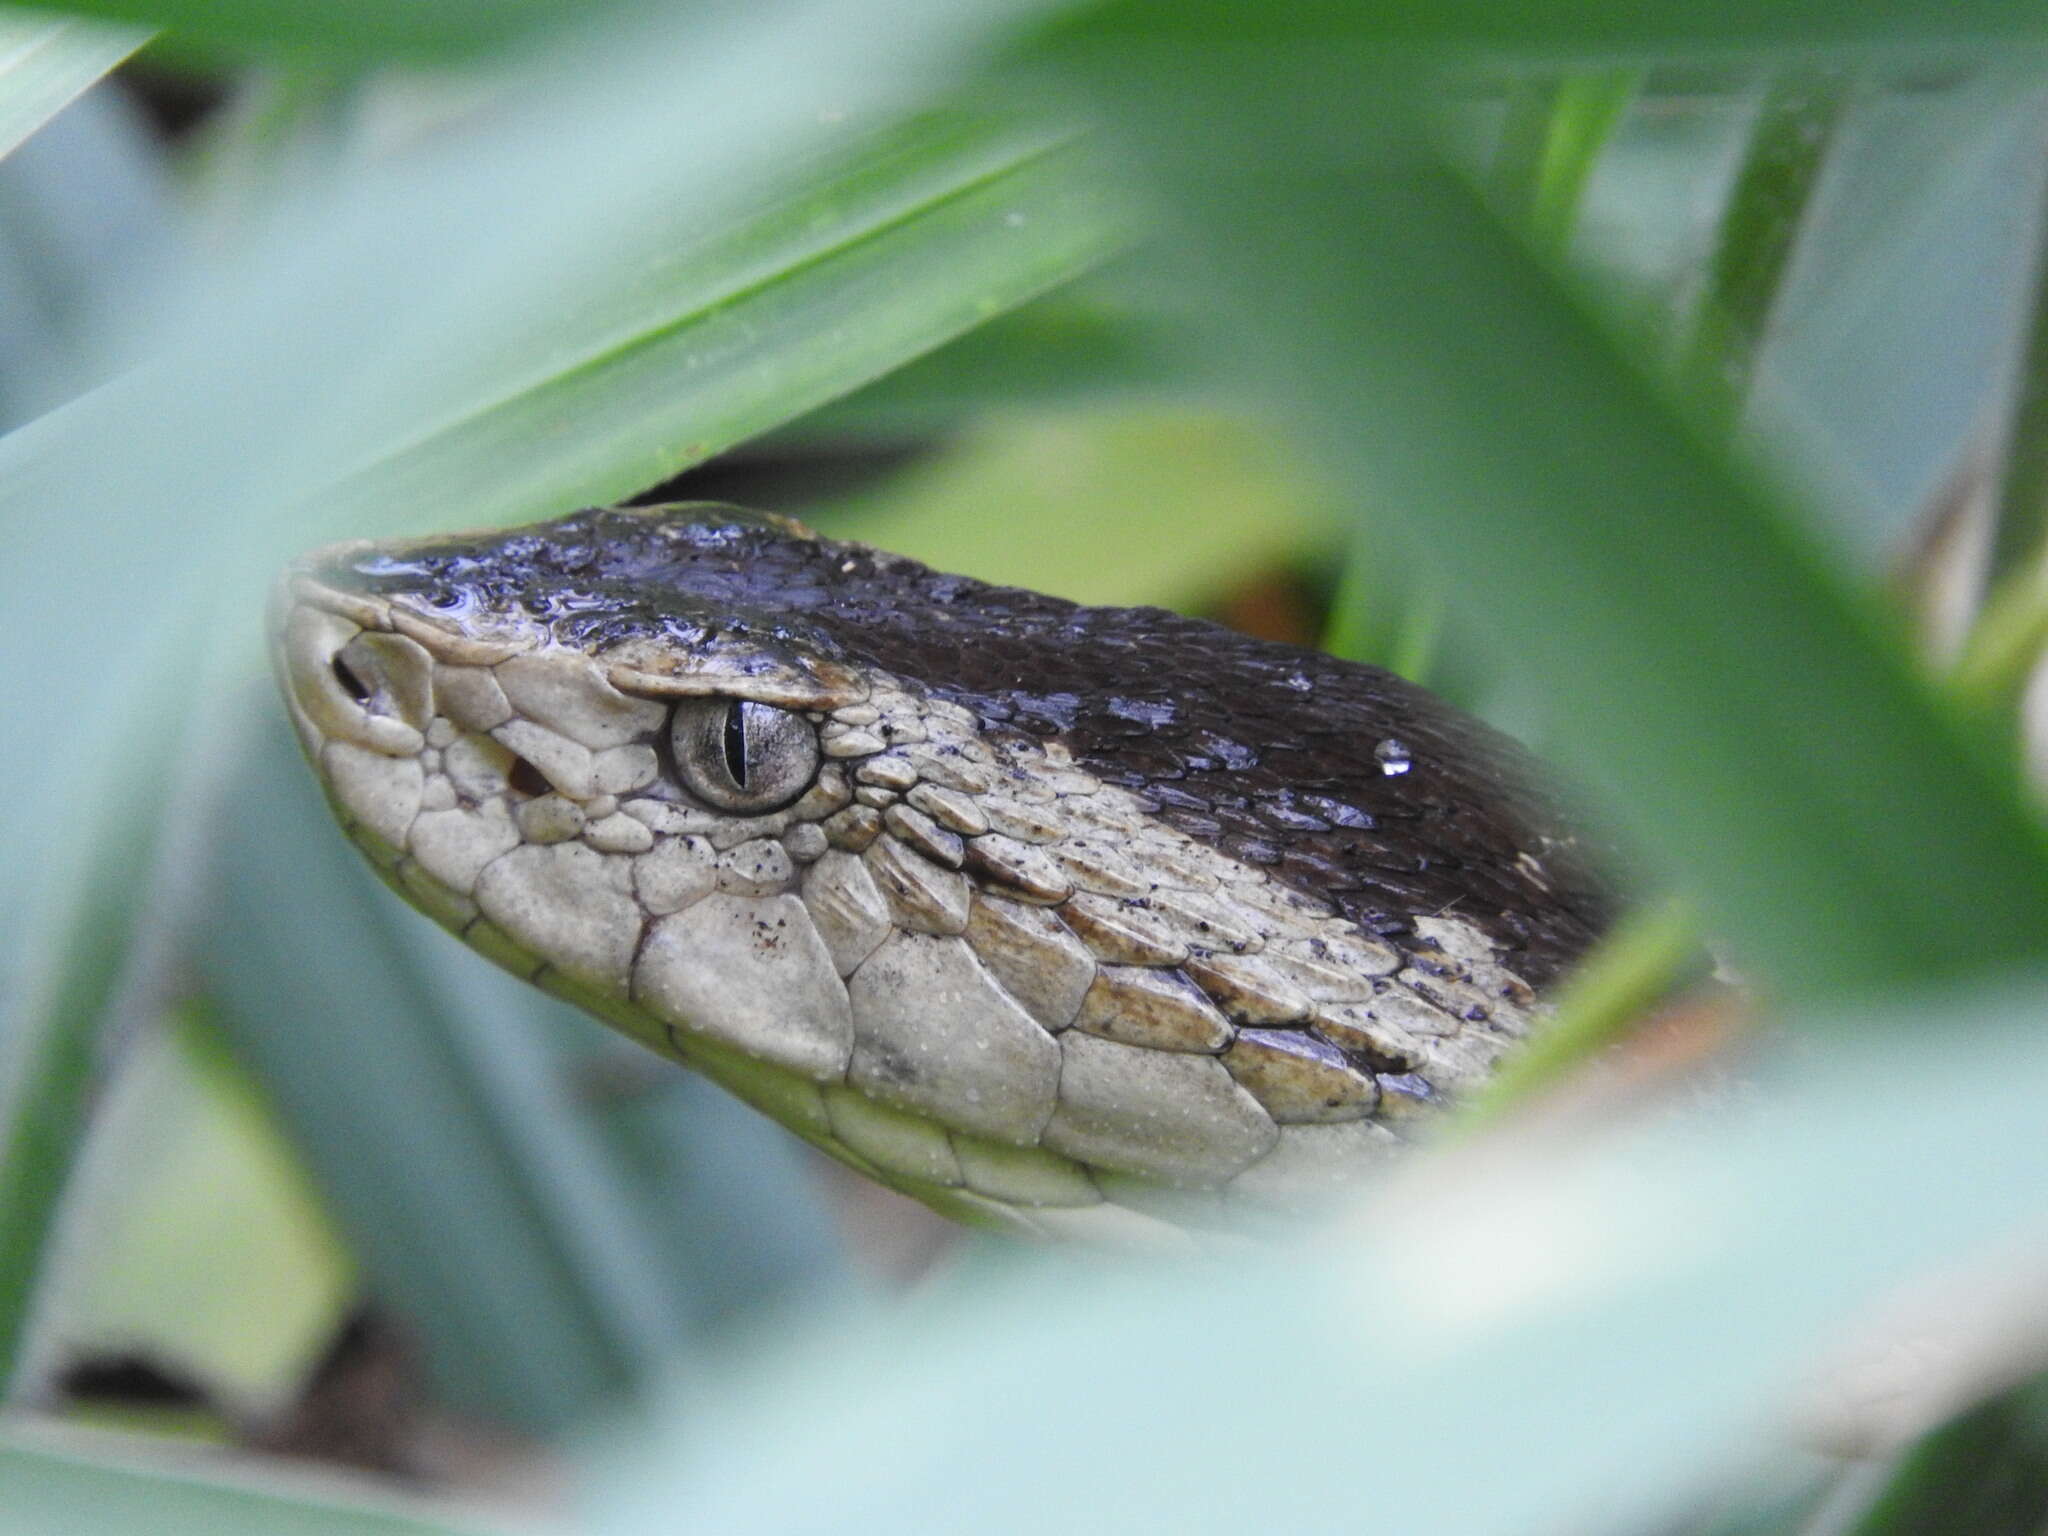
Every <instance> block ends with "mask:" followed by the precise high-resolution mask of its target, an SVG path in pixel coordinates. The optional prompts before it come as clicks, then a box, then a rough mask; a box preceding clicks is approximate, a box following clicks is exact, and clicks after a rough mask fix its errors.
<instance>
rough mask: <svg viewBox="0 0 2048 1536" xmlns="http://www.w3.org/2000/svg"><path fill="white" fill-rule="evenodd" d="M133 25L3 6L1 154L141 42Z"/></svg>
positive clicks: (0, 14) (0, 24)
mask: <svg viewBox="0 0 2048 1536" xmlns="http://www.w3.org/2000/svg"><path fill="white" fill-rule="evenodd" d="M148 36H149V34H148V33H146V32H141V31H137V30H135V29H133V28H130V27H107V26H98V25H95V24H93V23H91V22H85V21H74V20H69V19H66V18H61V17H51V16H47V15H36V14H32V13H28V12H22V11H15V10H12V9H6V10H0V155H5V154H7V153H8V152H9V151H11V150H12V149H13V148H14V146H15V145H17V144H19V143H20V142H21V141H22V140H23V139H25V138H27V137H28V136H29V135H30V134H32V133H34V132H35V131H36V130H37V129H38V128H40V127H42V126H43V124H44V123H46V122H48V121H49V120H50V119H51V118H53V117H55V116H56V115H57V113H58V112H59V111H61V110H62V109H63V108H64V107H65V106H66V105H67V104H68V103H69V102H70V101H72V100H73V98H75V97H76V96H77V95H78V94H79V92H81V91H83V90H84V89H85V88H86V87H87V86H89V85H91V84H92V83H93V82H94V81H95V80H97V79H99V78H100V77H101V76H102V75H104V74H106V73H107V71H109V70H110V69H112V68H113V67H114V66H115V65H116V64H119V63H120V62H121V61H122V60H123V59H125V58H127V57H128V55H129V54H131V53H133V52H134V51H135V50H136V49H137V48H139V47H141V46H142V44H143V42H144V41H145V40H146V39H147V38H148Z"/></svg>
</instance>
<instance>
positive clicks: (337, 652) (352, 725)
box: [277, 595, 434, 757]
mask: <svg viewBox="0 0 2048 1536" xmlns="http://www.w3.org/2000/svg"><path fill="white" fill-rule="evenodd" d="M283 606H284V611H283V622H282V624H281V625H280V627H279V631H278V636H277V663H278V670H279V672H280V674H281V680H282V681H283V683H284V684H285V687H286V690H287V691H288V693H289V694H290V696H291V699H292V702H293V703H294V704H296V705H297V706H298V709H299V712H300V713H301V714H302V715H303V716H304V717H305V720H306V723H307V724H309V725H310V726H311V727H312V728H313V730H314V731H315V732H316V733H317V735H318V736H319V737H320V738H322V739H323V740H328V741H348V742H353V743H355V744H356V745H358V746H362V747H368V748H369V749H371V750H372V751H375V752H383V753H388V754H390V755H392V756H394V757H403V756H408V755H410V754H412V753H416V752H418V751H419V750H420V749H421V747H423V746H424V745H425V744H426V741H425V732H426V729H427V725H428V723H429V722H430V721H431V720H432V719H433V717H434V658H433V657H432V656H431V655H429V654H428V653H427V650H426V648H425V647H424V646H422V645H420V644H419V643H418V642H417V641H414V640H410V639H408V638H406V637H405V636H404V635H399V634H393V633H390V632H389V631H383V630H374V629H368V628H365V627H364V626H363V625H362V624H360V623H358V622H356V620H355V619H353V618H350V617H348V616H346V615H344V614H342V613H338V612H336V611H335V610H334V608H333V607H330V606H327V605H323V604H321V603H319V602H317V601H313V600H310V599H309V598H307V597H305V596H303V595H287V596H286V598H285V601H284V605H283Z"/></svg>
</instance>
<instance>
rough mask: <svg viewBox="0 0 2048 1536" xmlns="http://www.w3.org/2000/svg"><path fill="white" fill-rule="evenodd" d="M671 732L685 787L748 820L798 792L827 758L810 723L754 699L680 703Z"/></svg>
mask: <svg viewBox="0 0 2048 1536" xmlns="http://www.w3.org/2000/svg"><path fill="white" fill-rule="evenodd" d="M668 732H669V734H668V741H669V751H670V753H671V754H672V755H673V757H674V758H675V765H676V773H677V775H678V777H680V778H681V779H682V781H683V787H684V788H685V789H687V790H689V791H690V793H691V794H693V795H695V796H696V797H697V798H698V799H700V800H702V801H703V802H704V803H705V804H706V805H709V806H712V807H714V808H715V809H717V810H721V811H734V812H740V813H743V814H746V815H750V816H760V815H765V814H766V813H768V812H769V811H779V810H781V809H782V808H783V807H784V806H785V805H788V804H789V803H790V802H791V801H793V800H795V799H796V798H797V797H798V796H800V795H801V794H803V792H804V791H805V790H807V789H809V788H810V787H811V781H812V780H814V779H815V778H817V776H818V765H819V763H820V762H821V761H822V760H823V755H824V754H823V753H822V752H821V751H820V750H819V747H818V731H817V727H816V726H814V725H812V724H811V722H810V721H808V720H806V719H805V718H804V717H803V716H802V715H800V714H797V713H795V712H794V711H792V710H787V709H777V708H776V707H775V706H774V705H772V704H763V703H761V702H759V701H758V700H755V699H734V698H722V697H716V696H713V697H707V698H701V699H684V700H682V701H681V702H679V703H678V704H677V705H676V708H675V714H674V715H673V716H672V717H671V718H670V720H669V728H668Z"/></svg>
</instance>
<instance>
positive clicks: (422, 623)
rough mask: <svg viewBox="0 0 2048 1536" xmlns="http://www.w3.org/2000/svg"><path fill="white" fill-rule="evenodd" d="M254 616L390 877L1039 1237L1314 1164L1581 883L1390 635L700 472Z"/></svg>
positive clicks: (1537, 978)
mask: <svg viewBox="0 0 2048 1536" xmlns="http://www.w3.org/2000/svg"><path fill="white" fill-rule="evenodd" d="M275 653H276V659H277V666H278V671H279V675H280V678H281V679H282V682H283V684H284V692H285V696H286V700H287V702H288V705H289V707H290V710H291V713H292V716H293V718H294V720H295V722H296V724H297V726H298V730H299V733H300V737H301V739H302V741H303V743H304V745H305V748H306V751H307V753H308V756H309V757H310V759H311V760H312V762H313V764H314V766H315V768H316V771H317V772H318V774H319V777H320V779H321V782H322V784H323V785H324V786H325V788H326V790H327V793H328V795H329V798H330V800H331V801H332V803H333V805H334V807H335V809H336V812H337V814H338V816H339V817H340V820H341V822H342V824H343V825H344V827H345V828H346V829H347V831H348V833H349V835H350V836H351V837H352V838H353V839H354V840H355V841H356V843H357V844H358V845H359V846H360V847H361V848H362V849H363V851H364V852H365V853H366V854H367V855H368V856H369V858H370V859H371V861H372V862H373V863H374V864H375V866H376V867H377V868H378V869H379V870H380V871H381V872H382V873H383V875H384V876H385V878H386V879H387V880H388V881H389V882H390V883H391V884H392V885H393V886H394V887H395V888H396V889H398V890H399V892H400V893H401V894H403V895H404V896H405V897H406V898H407V899H408V900H410V901H412V902H413V903H414V904H416V905H417V906H419V907H420V908H421V909H422V910H424V911H426V912H427V913H428V914H430V915H431V916H432V917H434V918H435V919H436V920H438V921H439V922H441V923H443V924H444V925H445V926H447V927H448V928H450V929H452V930H453V931H455V932H456V933H458V934H460V935H461V936H462V937H463V939H464V940H465V941H466V942H468V943H469V944H470V945H471V946H473V947H474V948H476V949H478V950H480V951H481V952H483V953H484V954H486V955H488V956H489V957H490V958H491V959H493V960H495V961H497V962H498V963H500V964H502V965H504V966H506V967H508V968H509V969H511V970H513V971H514V972H516V973H517V974H519V975H521V976H524V977H527V978H528V979H530V980H532V981H534V982H535V983H537V984H538V985H540V986H542V987H544V988H546V989H547V990H549V991H551V992H554V993H557V994H558V995H561V996H563V997H566V998H569V999H571V1000H573V1001H575V1002H576V1003H579V1004H581V1005H582V1006H584V1007H585V1008H587V1009H588V1010H589V1011H591V1012H592V1013H594V1014H596V1015H597V1016H598V1017H600V1018H602V1019H604V1020H606V1021H607V1022H609V1023H611V1024H613V1025H615V1026H616V1027H618V1028H619V1029H621V1030H623V1031H625V1032H626V1033H627V1034H629V1035H631V1036H633V1037H634V1038H635V1039H638V1040H640V1041H641V1042H643V1043H644V1044H646V1045H648V1046H650V1047H651V1048H653V1049H654V1050H656V1051H659V1052H661V1053H663V1054H665V1055H668V1056H671V1057H673V1058H675V1059H676V1060H678V1061H681V1062H683V1063H685V1064H687V1065H689V1066H691V1067H694V1068H696V1069H698V1070H699V1071H702V1072H704V1073H706V1074H708V1075H709V1076H711V1077H712V1078H714V1079H716V1080H717V1081H719V1082H721V1083H723V1084H724V1085H726V1086H727V1087H728V1088H730V1089H731V1090H732V1091H734V1092H735V1093H737V1094H739V1095H740V1096H741V1097H743V1098H745V1099H746V1100H748V1101H749V1102H750V1103H753V1104H754V1105H756V1106H758V1107H759V1108H761V1109H762V1110H764V1111H766V1112H767V1113H768V1114H770V1115H772V1116H774V1117H775V1118H776V1119H777V1120H779V1121H781V1122H782V1123H783V1124H784V1125H785V1126H787V1127H789V1128H790V1129H791V1130H793V1131H795V1132H796V1133H797V1134H798V1135H800V1136H803V1137H805V1138H806V1139H808V1140H810V1141H811V1142H813V1143H815V1144H816V1145H818V1146H820V1147H822V1148H824V1149H825V1150H826V1151H828V1152H829V1153H831V1154H832V1155H833V1156H835V1157H838V1158H840V1159H841V1160H843V1161H844V1162H846V1163H849V1164H851V1165H852V1166H853V1167H855V1168H857V1169H859V1170H860V1171H862V1172H864V1173H866V1174H868V1175H869V1176H871V1177H873V1178H875V1179H877V1180H879V1181H881V1182H883V1183H885V1184H888V1185H891V1186H893V1187H895V1188H897V1189H900V1190H903V1191H905V1192H907V1193H909V1194H911V1195H914V1196H915V1197H917V1198H918V1199H920V1200H923V1201H925V1202H926V1203H927V1204H929V1205H931V1206H933V1207H935V1208H936V1209H938V1210H940V1211H941V1212H944V1213H945V1214H948V1215H950V1216H954V1217H956V1218H959V1219H962V1220H966V1221H971V1222H976V1223H981V1224H988V1225H997V1226H1001V1227H1005V1228H1008V1229H1011V1230H1014V1231H1018V1232H1022V1233H1026V1234H1030V1235H1035V1236H1041V1237H1044V1236H1051V1237H1074V1238H1083V1239H1090V1240H1103V1241H1132V1240H1136V1241H1145V1240H1148V1239H1156V1238H1177V1237H1179V1236H1180V1235H1182V1234H1184V1233H1186V1232H1188V1231H1199V1230H1202V1229H1205V1228H1208V1227H1211V1226H1224V1225H1228V1224H1229V1223H1231V1222H1232V1221H1233V1220H1234V1219H1235V1217H1236V1215H1237V1214H1238V1213H1240V1212H1242V1211H1244V1210H1246V1209H1248V1208H1272V1207H1279V1208H1293V1207H1298V1206H1301V1205H1305V1204H1312V1203H1314V1202H1315V1201H1317V1200H1318V1199H1320V1198H1323V1197H1324V1196H1326V1195H1327V1194H1328V1193H1330V1192H1331V1191H1334V1190H1341V1189H1342V1188H1343V1187H1345V1186H1347V1185H1348V1184H1350V1183H1352V1182H1353V1181H1355V1180H1356V1179H1357V1178H1359V1177H1360V1176H1361V1175H1362V1174H1363V1173H1365V1172H1367V1171H1369V1170H1371V1169H1372V1168H1373V1167H1375V1166H1376V1165H1377V1164H1379V1163H1380V1162H1382V1161H1383V1160H1384V1159H1385V1158H1386V1157H1387V1156H1388V1154H1389V1153H1390V1152H1391V1151H1392V1150H1393V1149H1394V1148H1396V1147H1397V1146H1398V1145H1399V1143H1400V1142H1401V1141H1402V1140H1403V1139H1405V1138H1407V1137H1408V1136H1410V1135H1411V1134H1412V1133H1413V1128H1414V1127H1415V1126H1416V1125H1417V1124H1418V1123H1419V1122H1420V1121H1421V1120H1422V1119H1423V1118H1424V1117H1427V1116H1428V1115H1429V1114H1431V1113H1432V1112H1433V1110H1434V1109H1435V1107H1436V1105H1437V1104H1438V1103H1439V1101H1441V1100H1442V1099H1443V1098H1445V1097H1446V1096H1447V1095H1450V1094H1453V1093H1455V1092H1456V1091H1457V1090H1458V1089H1459V1088H1460V1087H1461V1086H1462V1085H1464V1084H1467V1083H1469V1082H1471V1081H1473V1080H1474V1079H1476V1078H1479V1077H1482V1076H1484V1075H1485V1074H1486V1073H1488V1072H1489V1071H1490V1070H1491V1068H1492V1067H1493V1065H1494V1063H1495V1062H1496V1061H1497V1060H1498V1059H1499V1057H1500V1056H1501V1055H1502V1053H1503V1052H1505V1051H1507V1050H1509V1049H1511V1048H1512V1047H1513V1046H1514V1044H1515V1042H1517V1041H1518V1040H1520V1039H1521V1038H1522V1037H1523V1036H1524V1035H1526V1034H1527V1033H1528V1031H1529V1030H1530V1029H1531V1028H1532V1027H1534V1026H1535V1025H1536V1024H1537V1023H1538V1021H1539V1020H1540V1018H1541V1016H1542V1013H1543V1005H1542V1004H1541V1002H1540V1001H1539V992H1540V990H1541V989H1542V988H1543V987H1545V986H1546V985H1547V984H1548V983H1549V982H1551V981H1552V980H1553V979H1554V978H1555V977H1556V976H1557V975H1558V974H1559V973H1560V971H1561V970H1563V969H1564V968H1565V967H1566V966H1567V965H1568V964H1569V963H1570V962H1571V961H1572V960H1573V959H1574V958H1575V957H1576V956H1577V955H1578V954H1579V953H1580V952H1581V951H1582V950H1583V949H1584V948H1585V947H1586V945H1587V944H1588V943H1589V942H1590V941H1591V940H1592V938H1593V937H1594V936H1595V935H1596V934H1597V932H1598V931H1599V930H1600V928H1601V926H1602V924H1603V923H1604V921H1605V918H1606V906H1607V898H1606V896H1605V894H1604V887H1603V884H1602V882H1601V880H1600V878H1599V877H1598V875H1597V873H1596V872H1595V871H1594V870H1593V869H1592V868H1591V867H1590V865H1589V863H1588V861H1587V860H1586V859H1585V858H1584V857H1583V855H1582V854H1581V852H1580V850H1579V847H1578V845H1577V843H1576V842H1575V841H1574V839H1573V837H1572V836H1571V834H1570V833H1569V831H1567V830H1566V827H1565V823H1564V820H1563V818H1561V817H1560V816H1559V815H1558V814H1557V812H1556V811H1555V810H1554V809H1553V808H1552V805H1551V802H1550V800H1549V798H1548V797H1547V796H1546V794H1545V793H1544V791H1543V790H1542V789H1541V787H1540V786H1541V785H1542V784H1543V783H1544V776H1543V774H1542V772H1541V770H1540V769H1539V768H1538V767H1537V766H1536V765H1535V764H1534V763H1533V762H1532V761H1531V760H1530V759H1529V758H1528V756H1527V755H1526V754H1525V753H1524V752H1523V751H1522V750H1521V749H1520V748H1519V747H1517V746H1515V745H1514V744H1513V743H1512V742H1510V741H1509V740H1507V739H1506V738H1505V737H1503V736H1500V735H1498V734H1497V733H1495V732H1493V731H1491V730H1489V729H1488V728H1486V727H1485V726H1483V725H1480V724H1479V723H1478V722H1476V721H1473V720H1471V719H1469V718H1466V717H1464V716H1463V715H1460V714H1459V713H1457V712H1456V711H1454V710H1452V709H1451V708H1450V707H1449V706H1447V705H1445V704H1443V703H1442V702H1440V701H1438V700H1436V699H1434V698H1433V697H1431V696H1430V695H1428V694H1426V693H1425V692H1423V691H1422V690H1420V689H1418V688H1415V687H1413V686H1411V685H1409V684H1407V683H1404V682H1402V681H1401V680H1400V679H1398V678H1396V677H1394V676H1392V675H1391V674H1388V673H1385V672H1382V671H1378V670H1376V669H1373V668H1369V667H1361V666H1356V665H1352V664H1348V663H1345V662H1341V661H1337V660H1335V659H1333V658H1331V657H1328V656H1325V655H1321V654H1319V653H1315V652H1310V651H1304V650H1300V649H1296V648H1293V647H1288V646H1282V645H1275V644H1270V643H1264V642H1259V641H1254V640H1250V639H1246V638H1244V637H1242V636H1238V635H1235V634H1232V633H1230V632H1228V631H1225V630H1223V629H1221V628H1218V627H1216V626H1214V625H1210V624H1206V623H1202V622H1200V621H1196V620H1191V619H1186V618H1182V617H1179V616H1177V615H1173V614H1169V613H1165V612H1162V611H1160V610H1156V609H1118V608H1089V607H1079V606H1076V605H1074V604H1071V603H1067V602H1063V601H1060V600H1058V599H1055V598H1051V597H1046V596H1043V595H1040V594H1037V593H1033V592H1027V591H1021V590H1017V589H1013V588H1004V587H996V586H990V585H987V584H984V583H982V582H978V581H974V580H971V579H968V578H965V577H960V576H951V575H945V574H942V573H939V572H935V571H932V570H930V569H928V568H926V567H924V566H922V565H919V564H917V563H916V562H913V561H910V560H906V559H902V558H900V557H897V556H893V555H889V554H886V553H883V552H880V551H877V550H874V549H870V548H868V547H866V546H863V545H859V544H853V543H845V542H840V541H835V540H831V539H824V538H819V537H817V536H815V535H813V534H811V533H810V532H809V531H808V530H806V529H804V528H802V527H801V526H800V525H798V524H795V523H793V522H790V521H788V520H785V519H780V518H774V517H768V516H763V515H759V514H751V513H743V512H739V511H737V510H735V509H732V508H726V507H711V506H676V507H665V508H652V509H649V508H634V509H599V510H592V511H587V512H581V513H577V514H575V515H573V516H570V517H567V518H563V519H561V520H559V521H556V522H552V523H547V524H541V525H537V526H534V527H530V528H523V529H515V530H511V531H508V532H495V533H487V534H478V535H469V536H457V537H444V538H436V539H430V540H423V541H416V542H409V543H403V544H385V545H372V544H352V545H345V546H337V547H335V548H333V549H329V550H326V551H322V552H320V553H318V554H316V555H314V556H312V557H309V558H308V559H307V560H305V561H303V562H301V563H300V564H299V565H297V566H296V567H294V569H293V570H292V572H290V573H289V574H288V575H287V576H286V578H285V579H284V582H283V584H282V585H281V587H280V595H279V603H278V619H277V623H276V626H275Z"/></svg>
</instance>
